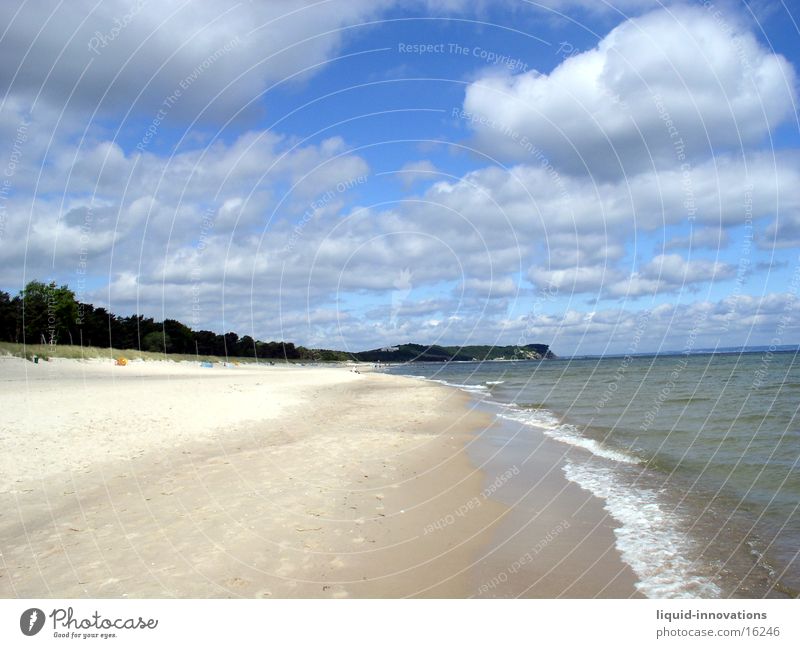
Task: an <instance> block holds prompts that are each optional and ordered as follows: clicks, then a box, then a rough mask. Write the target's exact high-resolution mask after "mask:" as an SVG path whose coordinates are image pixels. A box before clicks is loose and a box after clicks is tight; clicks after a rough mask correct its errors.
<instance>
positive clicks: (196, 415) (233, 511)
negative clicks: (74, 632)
mask: <svg viewBox="0 0 800 648" xmlns="http://www.w3.org/2000/svg"><path fill="white" fill-rule="evenodd" d="M363 369H364V368H362V370H360V371H358V372H356V371H354V370H353V367H345V366H339V367H310V366H294V365H277V366H268V365H263V364H260V365H255V364H245V363H242V364H238V365H232V364H231V365H229V366H224V365H222V364H217V365H214V366H213V368H204V367H201V366H199V364H198V363H190V362H181V363H175V362H168V361H164V362H159V361H155V362H153V361H147V362H144V361H141V362H131V363H129V364H128V365H127V366H122V367H120V366H115V365H114V363H113V361H111V360H87V361H78V360H61V359H51V360H50V361H49V362H41V363H39V364H38V365H34V364H33V363H31V362H28V361H26V360H22V359H19V358H2V359H0V412H2V413H1V414H0V512H1V513H0V554H1V555H0V596H2V597H5V598H10V597H25V598H41V597H64V598H73V597H75V598H78V597H92V598H123V597H127V598H142V597H147V598H151V597H152V598H160V597H179V598H207V597H247V598H268V597H273V598H286V597H326V598H328V597H330V598H346V597H391V598H399V597H457V598H464V597H479V596H537V597H557V596H578V597H593V596H605V597H622V598H626V597H630V596H637V595H638V592H637V590H636V587H635V583H636V576H635V575H634V573H633V572H632V571H631V570H630V568H629V567H628V566H627V565H625V564H624V563H623V562H622V560H621V559H620V554H619V553H618V551H617V550H616V549H615V536H614V530H615V528H616V527H615V524H614V521H613V520H612V519H611V518H610V517H609V516H608V515H607V513H606V512H605V511H604V510H603V507H602V501H601V500H599V499H597V498H595V497H593V496H592V495H590V494H588V493H587V492H586V491H583V490H581V489H578V488H577V487H575V486H574V485H573V484H570V483H568V482H567V481H566V480H565V479H564V477H563V475H562V474H561V471H560V470H548V469H547V468H548V467H547V461H549V459H548V454H547V451H546V450H547V449H545V450H543V451H541V452H540V453H539V454H538V455H537V459H536V461H537V462H538V463H536V466H538V468H537V470H539V471H540V472H541V473H542V474H541V475H540V479H539V481H538V482H537V485H536V489H535V491H533V492H535V493H536V497H534V498H533V499H531V496H530V495H531V492H532V491H531V490H530V489H528V491H527V493H528V497H527V499H526V504H525V506H514V501H512V500H509V499H508V497H506V498H505V499H504V498H503V497H500V495H501V493H502V492H503V491H505V493H506V494H508V493H510V492H512V491H511V490H510V489H511V486H512V484H513V483H514V482H515V480H517V476H518V473H519V471H517V474H514V473H513V471H512V472H508V471H506V473H502V472H500V473H497V472H496V471H495V470H494V469H493V468H491V467H490V466H489V464H488V463H486V462H484V461H482V460H476V456H477V455H476V448H480V447H483V448H484V450H485V448H486V447H487V446H486V445H485V444H484V445H483V446H481V445H480V444H481V443H482V441H481V439H482V438H484V437H485V436H486V435H487V434H489V433H490V432H491V430H493V429H494V428H495V426H496V425H497V423H496V421H495V419H494V417H493V416H492V415H491V414H490V413H489V412H487V411H485V410H483V409H481V408H478V407H475V406H474V402H473V401H472V399H471V398H470V396H469V395H468V394H466V393H464V392H463V391H460V390H457V389H454V388H452V387H449V386H445V385H440V384H436V383H433V382H430V381H422V380H415V379H413V378H408V377H403V376H393V375H385V374H379V373H371V372H368V371H365V370H363ZM478 455H480V452H478ZM526 474H530V473H529V471H528V473H526ZM504 475H505V477H504ZM534 509H536V510H534ZM520 516H522V518H520ZM521 519H522V521H520V520H521ZM526 556H527V557H526ZM504 573H505V574H506V576H505V578H504V577H503V576H502V575H503V574H504ZM511 573H513V575H514V577H515V578H514V579H509V578H508V576H509V574H511ZM522 577H524V578H526V579H528V580H526V583H527V586H526V587H519V586H515V588H514V589H513V591H512V590H511V589H509V586H508V585H507V583H508V581H509V580H512V581H513V582H515V583H517V584H519V583H520V578H522ZM492 583H494V584H493V585H492Z"/></svg>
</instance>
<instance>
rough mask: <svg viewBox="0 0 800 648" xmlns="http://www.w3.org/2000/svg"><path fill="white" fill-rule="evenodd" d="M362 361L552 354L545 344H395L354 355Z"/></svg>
mask: <svg viewBox="0 0 800 648" xmlns="http://www.w3.org/2000/svg"><path fill="white" fill-rule="evenodd" d="M353 356H354V357H355V359H356V360H361V361H363V362H450V361H456V362H469V361H471V360H543V359H545V360H551V359H553V358H555V357H556V355H555V354H554V353H553V352H552V351H551V350H550V347H549V346H548V345H547V344H526V345H524V346H515V345H511V346H491V345H488V344H487V345H481V346H463V347H458V346H438V345H435V344H434V345H431V346H426V345H423V344H399V345H397V346H391V347H383V348H380V349H372V350H371V351H361V352H360V353H354V354H353Z"/></svg>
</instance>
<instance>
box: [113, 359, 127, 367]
mask: <svg viewBox="0 0 800 648" xmlns="http://www.w3.org/2000/svg"><path fill="white" fill-rule="evenodd" d="M114 364H116V365H117V366H118V367H124V366H125V365H126V364H128V359H127V358H121V357H120V358H117V361H116V363H114Z"/></svg>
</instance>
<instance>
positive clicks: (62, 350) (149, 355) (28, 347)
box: [0, 342, 285, 363]
mask: <svg viewBox="0 0 800 648" xmlns="http://www.w3.org/2000/svg"><path fill="white" fill-rule="evenodd" d="M0 355H11V356H15V357H18V358H27V359H28V360H32V359H33V356H34V355H37V356H39V358H41V359H42V360H48V359H49V358H73V359H78V360H80V359H85V358H108V359H109V360H111V359H116V358H120V357H122V358H127V359H128V360H172V361H174V362H181V361H183V360H194V361H197V360H200V361H202V362H226V361H229V362H234V361H235V362H242V363H246V362H255V360H254V359H253V358H227V359H226V358H224V357H218V356H211V355H199V356H198V355H193V354H184V353H157V352H154V351H137V350H136V349H101V348H99V347H81V346H73V345H69V344H56V345H50V344H18V343H15V342H0ZM270 361H272V362H285V361H284V360H281V359H275V358H270V359H261V360H260V362H270Z"/></svg>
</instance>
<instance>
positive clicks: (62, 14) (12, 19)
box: [0, 0, 389, 118]
mask: <svg viewBox="0 0 800 648" xmlns="http://www.w3.org/2000/svg"><path fill="white" fill-rule="evenodd" d="M388 4H389V3H387V2H381V1H378V2H366V1H363V0H355V1H350V0H348V1H346V2H345V1H336V2H323V3H319V2H309V1H307V0H275V1H270V2H238V1H237V0H223V1H222V2H214V3H196V2H191V3H187V2H182V1H180V0H165V1H162V2H158V3H151V2H149V1H148V0H111V1H106V2H102V3H97V2H93V1H91V0H75V1H74V2H70V3H68V4H64V3H60V2H57V1H56V0H44V1H42V2H26V3H20V2H3V3H1V4H0V20H2V22H3V24H5V25H9V28H8V29H7V30H6V32H5V33H4V35H3V38H2V39H0V57H2V59H3V61H4V65H3V66H2V70H0V84H2V85H3V86H4V87H7V88H10V89H11V91H12V92H13V93H14V94H15V95H21V96H26V97H28V98H29V99H32V98H33V97H34V96H37V97H38V98H39V100H40V101H41V100H44V101H48V102H50V103H53V104H55V105H57V106H65V105H66V106H67V107H68V108H71V107H79V109H80V110H83V111H85V110H87V109H89V110H94V109H98V110H99V111H100V113H101V114H104V113H106V112H109V111H114V110H119V109H120V108H122V109H124V110H128V109H131V110H132V111H133V112H134V113H135V112H137V111H141V112H144V113H146V114H153V113H154V112H155V110H156V109H157V108H158V107H159V106H160V104H161V103H162V101H163V100H164V99H165V98H166V97H168V96H170V95H172V94H173V93H174V92H175V90H183V92H182V96H181V99H180V101H179V102H177V103H176V104H175V106H174V108H173V111H174V112H173V113H172V114H173V115H174V114H176V113H182V114H184V115H192V116H199V115H200V113H202V112H205V113H206V114H207V115H208V114H210V115H212V116H214V117H215V118H219V117H221V116H232V115H233V114H235V113H236V112H237V111H239V110H240V109H242V108H243V107H245V106H247V105H248V103H249V102H250V101H251V100H253V99H254V98H256V97H258V96H259V95H260V94H261V92H262V91H263V90H264V89H265V88H266V87H268V85H269V84H272V83H275V82H280V81H282V80H284V79H290V78H292V77H293V75H300V76H299V77H297V78H301V79H302V78H305V77H307V76H308V74H310V73H311V72H304V70H307V69H310V70H311V71H314V69H315V66H319V65H322V64H324V63H325V62H326V61H327V60H328V59H329V58H330V57H331V56H333V55H335V52H336V49H337V47H338V46H339V44H340V42H341V39H342V33H341V32H340V31H339V29H340V28H341V27H344V26H346V25H349V24H352V23H354V22H359V21H360V20H362V19H364V18H367V17H369V16H372V15H376V13H377V12H379V11H381V10H382V9H384V8H385V7H386V6H387V5H388ZM68 100H69V104H68V103H67V101H68Z"/></svg>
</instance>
